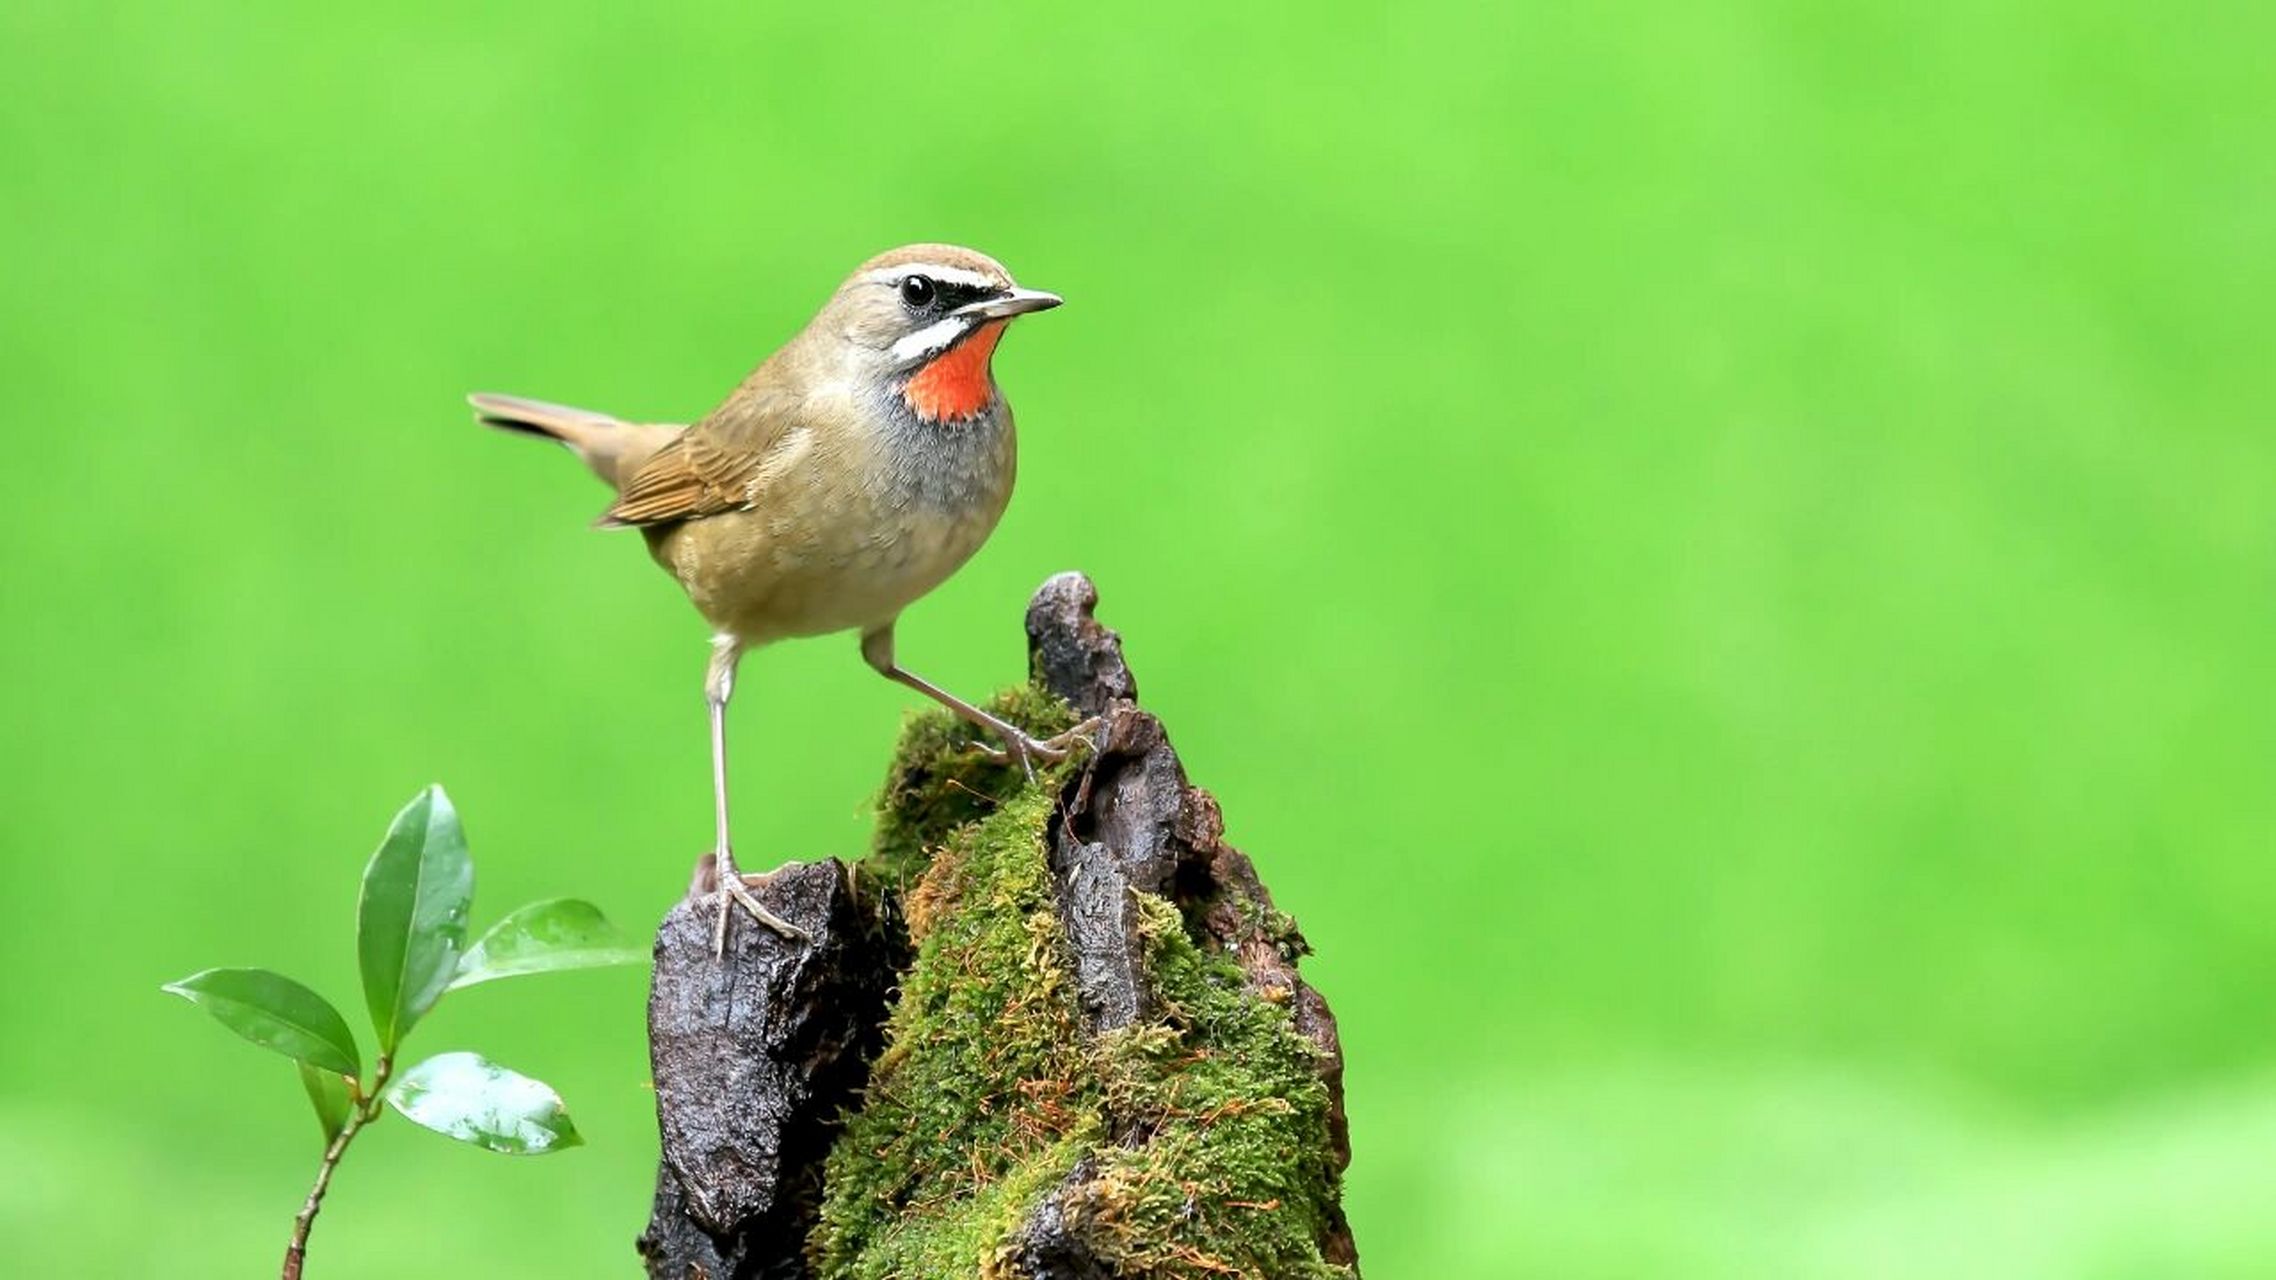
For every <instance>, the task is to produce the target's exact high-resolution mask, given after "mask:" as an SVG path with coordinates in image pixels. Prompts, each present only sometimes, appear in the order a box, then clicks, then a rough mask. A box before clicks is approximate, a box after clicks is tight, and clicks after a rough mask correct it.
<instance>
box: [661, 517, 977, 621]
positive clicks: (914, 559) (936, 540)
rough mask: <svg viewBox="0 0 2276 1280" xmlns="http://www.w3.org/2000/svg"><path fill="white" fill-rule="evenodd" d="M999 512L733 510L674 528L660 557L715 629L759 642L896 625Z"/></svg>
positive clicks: (969, 550)
mask: <svg viewBox="0 0 2276 1280" xmlns="http://www.w3.org/2000/svg"><path fill="white" fill-rule="evenodd" d="M1000 513H1001V508H1000V507H995V508H994V509H991V510H985V511H973V512H968V513H965V514H963V515H962V516H960V517H950V516H947V515H944V514H942V513H938V512H932V511H909V512H900V513H894V514H893V515H892V516H890V517H887V518H882V519H869V520H848V519H845V518H844V517H843V515H842V514H841V515H840V516H839V517H838V518H835V519H826V520H800V519H797V518H795V517H794V516H793V515H792V514H791V513H787V512H773V513H768V512H760V511H738V512H728V513H723V514H720V515H716V516H710V517H707V518H705V519H702V520H696V521H691V522H689V523H687V524H685V525H681V526H678V527H676V528H674V529H672V530H670V531H669V532H667V533H665V534H664V535H663V536H661V537H660V538H658V539H657V540H656V542H655V553H656V558H657V560H658V561H660V562H662V563H663V565H664V567H665V568H667V569H669V570H671V571H672V573H673V575H674V576H675V577H677V578H679V580H680V583H681V585H682V586H684V587H685V588H686V589H687V593H688V598H689V599H690V600H692V601H693V602H694V603H695V606H696V608H697V609H698V610H700V611H701V612H702V614H703V615H704V617H705V619H706V620H707V621H709V622H710V623H711V625H712V626H713V627H714V628H716V629H717V630H719V631H722V632H725V633H727V634H730V635H733V636H736V637H738V638H740V639H741V640H742V641H743V642H744V643H745V644H747V645H760V644H765V643H767V642H768V641H771V640H779V639H786V638H789V637H793V636H815V635H825V634H827V633H829V632H833V631H846V630H851V629H855V628H869V627H874V626H879V625H882V624H884V623H886V622H890V621H892V619H893V618H894V617H895V616H896V615H897V614H899V613H900V612H901V610H902V609H904V608H906V607H907V606H908V605H909V604H910V603H911V602H913V601H915V600H916V599H917V598H918V597H920V596H922V595H924V594H925V593H926V592H928V591H931V590H932V589H933V588H934V587H937V586H939V585H940V584H941V583H942V582H943V581H945V580H946V579H947V578H948V576H949V575H950V574H952V573H954V572H955V571H956V570H957V568H958V567H959V566H961V565H962V564H963V563H964V562H965V561H966V560H968V559H970V558H971V556H972V553H973V552H975V551H977V550H978V549H979V547H980V544H981V543H982V542H983V541H985V540H986V539H987V536H988V534H989V532H990V531H991V530H992V529H993V528H994V527H995V523H996V517H997V516H998V515H999V514H1000Z"/></svg>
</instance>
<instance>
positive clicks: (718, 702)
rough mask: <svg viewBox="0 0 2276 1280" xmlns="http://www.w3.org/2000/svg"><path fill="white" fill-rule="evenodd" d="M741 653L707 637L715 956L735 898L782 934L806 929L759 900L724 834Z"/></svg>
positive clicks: (731, 640) (720, 952)
mask: <svg viewBox="0 0 2276 1280" xmlns="http://www.w3.org/2000/svg"><path fill="white" fill-rule="evenodd" d="M742 656H743V646H742V643H741V642H740V641H738V640H736V639H735V637H733V636H717V637H714V638H713V640H712V642H711V671H710V674H709V676H708V677H707V678H706V679H705V680H704V682H703V701H704V704H705V705H706V706H707V707H709V708H710V710H711V799H712V804H713V811H714V813H715V814H716V816H717V817H718V819H719V841H718V843H717V844H715V845H714V846H712V879H713V881H714V882H715V884H716V885H717V888H716V889H714V891H713V893H714V897H715V899H716V902H717V905H718V907H719V922H718V923H717V924H715V925H713V926H712V933H711V950H712V955H713V957H714V958H716V959H724V958H726V955H727V917H728V915H729V914H730V912H731V911H732V910H733V908H732V907H731V906H730V905H729V903H730V900H732V901H733V902H739V903H741V904H742V905H743V909H744V910H745V911H748V912H750V913H751V914H752V915H754V916H756V917H758V920H759V923H760V924H763V925H765V926H766V927H768V928H769V929H772V930H774V931H775V932H776V933H779V934H781V935H782V936H783V937H786V938H805V937H807V936H808V935H807V932H806V931H805V930H804V929H801V928H799V927H798V926H797V925H794V924H792V923H790V922H789V921H788V920H785V919H783V918H782V917H780V916H778V915H776V914H775V913H774V912H772V911H769V910H767V909H766V908H765V907H764V906H762V905H760V903H759V900H758V898H757V897H756V896H755V895H753V894H752V892H751V886H750V885H749V884H748V883H747V882H746V881H745V880H744V878H743V875H742V873H741V872H739V871H737V870H736V869H735V854H734V851H733V849H732V846H731V845H730V843H729V841H728V836H727V699H728V698H729V697H731V696H733V695H734V692H735V664H736V663H737V662H738V661H739V660H741V658H742Z"/></svg>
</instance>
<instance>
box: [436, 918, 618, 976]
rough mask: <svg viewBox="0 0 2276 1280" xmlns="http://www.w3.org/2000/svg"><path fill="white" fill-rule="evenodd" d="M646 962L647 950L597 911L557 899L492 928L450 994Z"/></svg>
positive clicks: (466, 961)
mask: <svg viewBox="0 0 2276 1280" xmlns="http://www.w3.org/2000/svg"><path fill="white" fill-rule="evenodd" d="M646 959H648V949H647V948H646V947H642V946H637V945H635V944H633V943H632V942H631V941H630V940H629V939H627V938H626V937H625V936H624V935H623V934H622V933H620V932H618V930H617V927H616V926H615V925H613V924H610V923H609V922H608V920H607V918H606V917H604V916H602V915H601V909H600V908H599V907H596V906H594V905H593V904H592V903H590V902H584V901H581V900H579V899H576V898H553V899H550V900H548V901H545V902H533V903H531V904H529V905H528V906H526V907H523V908H522V909H521V910H519V911H516V912H514V913H513V914H512V915H509V916H507V917H506V918H505V919H503V920H500V921H499V922H498V923H496V924H494V925H491V926H490V931H489V932H488V933H485V934H483V935H482V937H481V940H480V941H478V942H476V943H475V944H474V946H473V947H472V948H471V949H470V950H468V951H467V953H466V957H465V958H464V959H462V960H460V961H459V964H458V976H457V977H455V978H453V979H451V983H450V989H451V990H453V991H456V990H458V989H459V988H460V987H471V986H473V985H474V984H475V983H477V982H488V981H490V980H491V979H493V978H513V977H519V976H520V975H522V974H525V973H551V972H554V971H556V970H560V969H598V968H603V967H605V966H608V965H615V964H639V963H641V962H642V961H645V960H646Z"/></svg>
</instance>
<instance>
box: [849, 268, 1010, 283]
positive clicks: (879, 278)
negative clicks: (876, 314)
mask: <svg viewBox="0 0 2276 1280" xmlns="http://www.w3.org/2000/svg"><path fill="white" fill-rule="evenodd" d="M904 276H931V277H932V278H933V279H934V280H936V281H939V282H940V283H942V284H960V285H963V286H965V287H966V288H969V289H998V288H1002V287H1003V286H1002V284H1001V282H999V281H996V280H992V279H990V278H989V277H987V276H984V275H981V274H980V273H979V272H977V271H966V270H965V269H964V268H962V267H944V266H941V265H940V264H939V263H936V262H904V263H902V264H901V265H900V266H897V267H879V268H878V269H877V270H875V271H872V272H870V273H869V274H868V275H866V276H864V277H862V278H863V279H865V280H870V281H874V282H876V283H878V284H899V283H900V282H901V279H902V277H904Z"/></svg>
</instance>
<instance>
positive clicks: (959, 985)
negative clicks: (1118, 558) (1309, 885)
mask: <svg viewBox="0 0 2276 1280" xmlns="http://www.w3.org/2000/svg"><path fill="white" fill-rule="evenodd" d="M1096 603H1097V595H1096V592H1095V591H1094V590H1093V588H1092V587H1091V584H1090V582H1089V581H1088V580H1087V579H1085V578H1084V577H1082V576H1081V575H1080V574H1071V573H1070V574H1061V575H1059V576H1058V577H1055V578H1053V579H1051V580H1050V581H1048V582H1046V583H1044V584H1043V586H1042V588H1041V589H1040V590H1038V591H1037V593H1036V595H1035V597H1034V599H1033V601H1032V602H1031V603H1030V604H1029V606H1028V611H1027V634H1028V647H1029V655H1030V663H1029V665H1030V671H1031V681H1030V683H1029V684H1028V685H1027V686H1024V687H1021V688H1016V689H1012V690H1009V691H1007V692H1006V693H1004V694H1001V695H999V696H998V697H997V699H996V700H995V701H994V702H993V703H992V704H991V709H992V710H994V711H995V712H996V713H997V714H999V715H1002V716H1005V717H1006V718H1008V719H1011V720H1013V721H1014V722H1015V723H1019V724H1022V725H1025V726H1027V727H1028V728H1029V729H1030V730H1031V731H1035V732H1039V733H1050V732H1056V731H1058V730H1059V729H1062V728H1065V727H1067V726H1069V725H1071V724H1073V723H1075V721H1076V720H1077V719H1078V718H1088V717H1093V716H1095V717H1098V725H1097V727H1096V729H1095V731H1094V733H1093V735H1092V736H1093V738H1094V740H1095V749H1093V750H1089V751H1081V752H1077V753H1076V755H1075V757H1074V758H1073V759H1071V760H1069V761H1068V762H1067V763H1065V764H1062V765H1059V766H1055V767H1053V768H1052V769H1050V770H1047V771H1044V772H1043V773H1041V774H1040V775H1039V776H1037V777H1035V778H1033V779H1030V778H1028V777H1027V776H1026V775H1025V774H1024V773H1023V772H1022V771H1021V770H1019V769H1018V768H1017V767H1015V766H1010V765H1007V764H1005V763H1003V762H1001V761H999V760H996V759H992V758H990V757H989V756H988V755H986V754H985V753H984V752H982V751H981V750H980V749H979V748H980V743H979V741H978V740H977V738H976V735H975V733H974V732H973V731H972V730H971V729H970V728H969V727H967V726H965V725H963V724H962V723H960V722H957V721H955V720H952V719H950V718H949V717H947V716H945V715H943V714H939V713H929V714H926V715H924V716H920V717H917V718H915V719H913V720H912V721H911V723H910V725H909V727H908V729H907V730H906V731H905V732H904V734H903V736H902V741H901V744H900V747H899V749H898V751H897V752H896V755H895V757H894V760H893V764H892V767H891V770H890V771H889V773H888V776H887V780H886V785H885V790H884V793H883V795H882V797H881V798H880V802H879V818H878V830H877V837H876V842H875V847H874V849H873V851H872V852H871V854H870V855H869V856H868V857H867V858H864V859H862V860H861V861H860V862H859V863H856V864H854V865H853V866H851V867H848V866H845V865H842V864H840V863H837V862H835V861H828V862H819V863H804V864H800V863H792V864H789V865H787V866H785V867H783V868H782V869H780V870H779V871H777V872H775V873H774V874H773V875H772V876H770V877H769V878H768V881H767V883H766V884H765V885H764V887H762V888H760V889H759V890H758V893H759V896H760V897H761V899H762V900H763V901H765V902H766V904H767V905H768V907H769V908H770V909H772V910H773V911H775V912H776V913H778V914H780V915H782V916H784V917H785V918H786V919H789V920H791V921H793V922H794V923H796V924H798V925H800V926H802V927H804V928H806V929H807V930H809V931H810V932H811V933H812V934H813V935H814V936H813V939H812V940H811V941H807V942H798V943H791V942H788V941H786V940H784V939H782V938H780V937H778V936H777V935H775V934H774V933H773V932H771V931H769V930H767V929H764V928H760V927H757V926H756V925H753V924H752V923H751V922H749V921H739V922H738V927H736V928H734V929H733V930H732V931H731V933H730V941H729V949H728V953H727V955H726V957H725V959H724V961H721V960H717V959H715V958H714V957H713V955H712V953H711V930H710V924H709V922H710V908H709V906H708V905H707V904H704V903H700V902H699V901H698V900H697V898H696V897H695V896H694V895H692V894H691V897H690V899H689V900H687V901H684V902H682V903H680V904H679V905H677V906H675V907H674V908H673V909H672V911H671V912H670V913H669V914H668V915H667V916H666V917H665V919H664V923H663V926H662V928H661V929H659V930H658V932H657V937H656V968H655V977H654V985H653V988H652V991H651V995H650V998H649V1042H650V1056H651V1060H652V1063H653V1066H654V1072H655V1081H656V1111H657V1121H658V1127H659V1128H660V1130H661V1132H662V1135H663V1160H662V1165H661V1168H660V1169H659V1170H658V1173H657V1188H656V1201H655V1208H654V1212H653V1215H652V1217H651V1219H650V1221H649V1225H648V1229H647V1231H646V1232H645V1233H644V1234H643V1235H642V1236H641V1238H640V1244H639V1248H640V1252H641V1255H642V1256H643V1258H644V1259H645V1260H646V1263H647V1268H648V1274H649V1275H650V1276H651V1277H657V1278H659V1280H663V1278H669V1280H743V1278H748V1277H783V1278H786V1280H787V1278H792V1277H818V1278H819V1277H828V1278H831V1280H835V1278H836V1277H879V1278H882V1277H889V1276H907V1277H928V1278H930V1277H954V1276H990V1277H1020V1278H1025V1280H1062V1278H1063V1280H1105V1278H1107V1277H1138V1276H1193V1277H1201V1276H1211V1277H1223V1276H1248V1277H1256V1278H1258V1280H1283V1278H1284V1277H1351V1278H1352V1280H1356V1277H1357V1275H1358V1263H1357V1254H1356V1251H1355V1249H1354V1247H1353V1243H1352V1238H1351V1231H1350V1228H1349V1226H1348V1225H1347V1224H1346V1222H1345V1220H1344V1217H1343V1212H1342V1209H1341V1205H1340V1199H1339V1193H1340V1187H1341V1178H1342V1173H1343V1169H1344V1166H1345V1165H1346V1164H1347V1163H1348V1162H1349V1160H1350V1144H1349V1139H1348V1135H1347V1131H1346V1126H1345V1120H1344V1111H1343V1088H1342V1075H1343V1060H1342V1054H1341V1050H1340V1048H1339V1047H1338V1044H1337V1039H1336V1025H1335V1019H1334V1018H1333V1017H1332V1016H1331V1015H1330V1014H1329V1012H1328V1007H1327V1003H1326V1002H1325V1001H1324V1000H1323V999H1321V997H1320V995H1319V993H1318V992H1316V991H1314V990H1312V989H1311V988H1310V987H1308V986H1306V985H1305V983H1304V981H1303V979H1302V978H1301V977H1300V976H1299V975H1298V973H1297V962H1298V959H1299V958H1300V957H1301V956H1303V955H1304V954H1306V953H1307V951H1308V947H1307V946H1306V944H1305V942H1304V939H1303V936H1302V935H1301V934H1300V933H1298V932H1297V929H1296V925H1295V922H1294V921H1293V920H1291V919H1290V918H1289V917H1288V916H1286V915H1284V914H1282V913H1281V912H1280V911H1278V910H1277V909H1275V908H1274V906H1273V904H1272V898H1271V896H1270V895H1269V894H1268V893H1267V892H1266V891H1265V888H1264V886H1263V884H1262V883H1261V882H1260V881H1259V880H1258V878H1257V875H1256V870H1255V868H1254V866H1253V865H1251V863H1250V862H1249V860H1248V859H1247V858H1246V857H1244V856H1243V855H1242V854H1241V853H1239V852H1238V851H1237V850H1235V849H1233V848H1232V847H1230V846H1228V845H1226V844H1225V843H1224V841H1223V839H1222V833H1223V824H1222V820H1221V818H1220V816H1219V813H1218V809H1217V804H1216V802H1215V801H1214V800H1213V799H1211V798H1210V796H1209V795H1208V793H1207V792H1204V791H1201V790H1199V789H1197V788H1195V787H1193V786H1191V785H1189V784H1188V783H1187V781H1186V778H1185V771H1184V769H1183V767H1182V766H1181V765H1180V764H1179V762H1178V758H1177V754H1176V753H1175V752H1174V751H1173V750H1172V749H1171V747H1170V743H1169V738H1168V735H1167V734H1166V733H1165V732H1164V730H1163V728H1162V725H1161V722H1160V721H1158V720H1156V719H1155V718H1154V717H1153V716H1152V715H1150V714H1149V713H1147V712H1146V711H1144V710H1143V709H1141V708H1140V707H1139V706H1138V703H1137V684H1136V681H1135V680H1134V679H1133V678H1132V677H1131V674H1130V669H1129V667H1128V665H1127V664H1126V663H1125V662H1124V660H1123V655H1122V647H1121V641H1120V638H1119V637H1118V636H1116V634H1115V633H1114V632H1112V631H1109V630H1107V629H1106V628H1104V627H1102V626H1101V625H1099V623H1098V621H1097V620H1096V618H1094V617H1093V616H1092V610H1093V608H1094V606H1095V605H1096ZM698 879H699V883H698V885H697V886H696V887H697V889H699V890H700V889H703V888H708V883H707V882H706V881H705V880H704V877H703V876H701V875H699V877H698Z"/></svg>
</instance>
